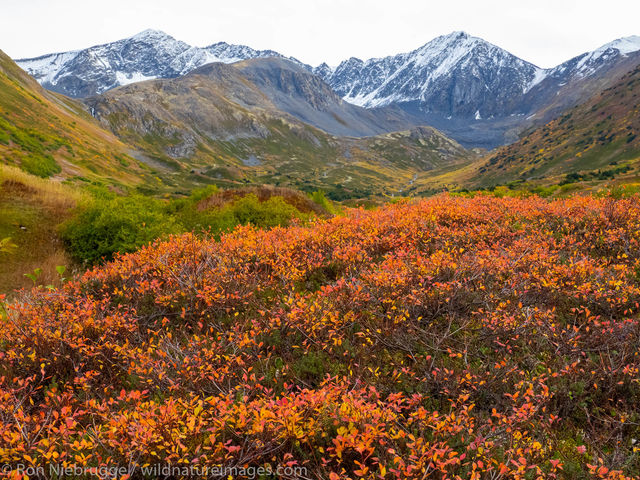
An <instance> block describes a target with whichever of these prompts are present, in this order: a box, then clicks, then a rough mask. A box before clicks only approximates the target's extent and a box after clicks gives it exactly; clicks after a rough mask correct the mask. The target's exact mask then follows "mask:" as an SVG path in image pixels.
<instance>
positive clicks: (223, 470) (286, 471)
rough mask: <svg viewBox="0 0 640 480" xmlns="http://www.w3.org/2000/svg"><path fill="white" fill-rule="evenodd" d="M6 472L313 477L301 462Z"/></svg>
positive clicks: (12, 468) (11, 468) (14, 468)
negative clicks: (250, 465)
mask: <svg viewBox="0 0 640 480" xmlns="http://www.w3.org/2000/svg"><path fill="white" fill-rule="evenodd" d="M1 467H2V468H1V469H0V476H2V474H5V475H6V474H10V473H18V474H21V475H26V476H28V477H29V478H51V477H62V478H73V477H85V478H86V477H91V476H94V477H96V478H100V479H119V478H122V477H127V476H131V475H133V474H134V473H138V474H142V476H144V477H151V478H168V477H173V478H229V477H231V478H234V479H235V478H247V479H254V478H259V477H263V476H271V475H276V476H277V477H278V478H283V477H284V478H291V479H300V480H304V479H307V478H309V477H308V475H307V473H308V472H307V469H306V468H305V467H300V466H284V465H278V466H275V467H271V466H269V465H265V466H259V467H238V466H229V467H228V466H223V465H220V466H211V467H209V466H198V465H166V464H162V465H160V464H158V465H144V466H135V467H131V466H101V467H81V466H77V465H72V466H65V465H61V464H54V463H52V464H49V465H47V466H44V467H42V466H31V465H21V464H14V465H9V464H7V465H2V466H1Z"/></svg>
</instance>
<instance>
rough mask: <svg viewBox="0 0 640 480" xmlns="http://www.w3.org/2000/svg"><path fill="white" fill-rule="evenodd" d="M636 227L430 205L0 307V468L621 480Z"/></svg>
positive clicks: (237, 237) (568, 212)
mask: <svg viewBox="0 0 640 480" xmlns="http://www.w3.org/2000/svg"><path fill="white" fill-rule="evenodd" d="M639 227H640V199H638V198H637V197H633V198H627V199H620V200H615V199H613V198H610V197H607V198H594V197H576V198H572V199H567V200H556V201H551V202H547V201H545V200H542V199H540V198H537V197H531V198H528V199H520V200H519V199H513V198H502V199H500V198H494V197H488V196H476V197H475V198H461V197H449V196H437V197H434V198H431V199H428V200H422V201H420V202H410V203H398V204H395V205H389V206H386V207H383V208H381V209H378V210H374V211H367V212H365V211H362V210H353V211H350V212H348V213H347V214H346V216H340V217H335V218H332V219H329V220H318V221H316V222H315V223H314V224H312V225H308V226H295V225H294V226H290V227H287V228H275V229H272V230H258V229H256V228H254V227H251V226H247V227H240V228H238V229H237V230H236V231H235V232H233V233H231V234H228V235H224V236H222V238H221V240H220V241H219V242H216V241H212V240H210V239H207V238H198V237H195V236H194V235H191V234H185V235H182V236H176V237H173V238H171V239H169V240H168V241H166V242H159V243H156V244H155V245H153V246H149V247H145V248H143V249H142V250H141V251H139V252H137V253H134V254H130V255H125V256H122V257H119V258H117V259H116V260H115V261H113V262H112V263H109V264H107V265H105V266H103V267H100V268H97V269H95V270H93V271H90V272H88V273H86V274H85V275H84V276H82V278H80V279H78V280H77V281H74V282H70V283H67V284H66V285H65V286H64V287H63V288H62V289H59V290H56V291H52V292H49V291H45V290H35V291H33V292H32V293H30V294H25V295H24V298H23V299H22V300H21V301H19V302H16V303H13V304H12V305H8V306H7V308H6V310H7V312H6V313H5V314H4V319H3V323H4V325H3V328H2V329H1V330H0V360H1V361H0V463H2V464H8V465H12V466H15V465H17V464H25V465H32V466H42V467H43V468H46V466H47V465H49V464H51V463H61V462H64V463H65V464H66V465H69V466H77V467H78V468H83V467H96V468H97V467H100V466H124V467H126V474H127V475H125V477H128V476H130V475H131V476H133V477H135V478H142V477H144V476H145V475H144V474H143V470H142V468H143V466H145V465H158V464H161V465H174V466H177V465H182V466H185V467H186V466H191V467H192V468H193V467H198V468H201V469H202V468H204V467H212V468H213V467H220V466H224V467H226V468H236V469H240V468H245V467H258V466H264V467H265V468H270V469H271V471H273V472H275V471H276V469H277V467H278V466H280V467H281V468H283V467H288V468H289V469H293V468H303V469H304V470H298V472H299V473H302V474H303V475H302V476H304V477H307V478H325V479H332V480H335V479H339V478H345V479H346V478H369V479H374V478H376V479H379V478H398V479H405V478H419V479H424V478H438V479H445V478H447V479H454V478H456V479H471V478H474V479H481V478H482V479H484V478H494V479H497V478H511V479H532V478H535V479H542V478H549V479H552V478H561V479H576V478H594V479H610V480H613V479H616V480H622V479H625V478H627V479H629V478H638V476H640V460H639V458H640V457H639V456H638V447H639V445H638V443H637V439H638V438H640V436H639V435H640V427H639V426H638V425H639V423H640V382H639V375H638V371H639V368H640V353H639V350H638V348H639V347H638V345H640V322H639V321H638V310H639V306H638V305H639V302H640V245H639V242H640V228H639ZM200 471H203V470H200ZM289 471H292V470H289ZM152 476H153V475H151V474H149V475H147V477H149V478H151V477H152ZM289 476H297V477H299V476H300V475H293V474H292V475H289Z"/></svg>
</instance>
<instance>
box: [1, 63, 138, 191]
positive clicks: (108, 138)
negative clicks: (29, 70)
mask: <svg viewBox="0 0 640 480" xmlns="http://www.w3.org/2000/svg"><path fill="white" fill-rule="evenodd" d="M129 153H130V148H129V147H127V146H125V145H124V144H123V143H122V142H120V141H119V140H118V139H117V138H116V137H114V136H113V134H111V133H110V132H107V131H106V130H104V129H102V128H101V127H100V126H99V125H98V124H97V122H95V120H93V119H92V118H91V117H89V116H88V115H87V114H86V112H85V111H84V109H83V107H82V106H81V105H80V104H77V103H76V102H74V101H72V100H70V99H68V98H65V97H62V96H59V95H56V94H53V93H51V92H48V91H46V90H44V89H43V88H42V87H40V85H38V83H37V82H35V81H34V80H33V79H32V78H31V77H29V76H28V75H27V74H26V73H25V72H23V71H22V70H21V69H20V68H19V67H18V66H17V65H16V64H15V63H14V62H13V61H12V60H11V59H10V58H9V57H8V56H6V55H5V54H4V53H3V52H1V51H0V161H1V162H2V163H4V164H12V165H17V166H20V167H21V168H22V169H24V170H26V171H28V172H30V173H33V174H35V175H39V176H42V177H48V176H52V175H56V176H59V177H64V178H70V177H82V178H84V179H86V180H97V181H100V182H104V183H107V184H128V185H132V184H136V183H139V182H140V181H141V179H142V178H143V177H144V176H145V175H146V173H145V172H146V170H144V168H143V167H140V166H139V165H138V162H137V161H135V160H134V159H133V158H132V157H131V156H130V155H129Z"/></svg>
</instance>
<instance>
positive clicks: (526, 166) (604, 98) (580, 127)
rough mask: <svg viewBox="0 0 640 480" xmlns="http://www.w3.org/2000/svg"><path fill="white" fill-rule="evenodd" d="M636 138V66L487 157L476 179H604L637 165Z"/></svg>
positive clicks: (639, 109)
mask: <svg viewBox="0 0 640 480" xmlns="http://www.w3.org/2000/svg"><path fill="white" fill-rule="evenodd" d="M639 135H640V66H637V67H636V68H635V69H634V70H632V71H631V72H629V73H627V74H626V75H624V76H623V77H622V78H620V79H619V81H618V83H616V84H615V85H614V86H612V87H610V88H608V89H606V90H604V91H603V92H601V93H600V94H598V95H596V96H594V97H593V98H591V99H590V100H589V101H587V102H586V103H584V104H582V105H580V106H578V107H575V108H573V109H571V110H569V111H568V112H566V114H564V115H563V116H561V117H559V118H557V119H555V120H553V121H551V122H550V123H548V124H546V125H544V126H542V127H540V128H537V129H535V130H533V131H531V132H530V133H529V134H528V135H526V136H525V137H524V138H523V139H522V140H520V141H519V142H517V143H515V144H513V145H509V146H507V147H503V148H501V149H499V150H498V151H497V152H495V153H494V154H492V155H490V156H489V157H488V158H487V159H486V160H485V161H484V162H482V164H481V165H480V167H479V169H478V171H477V177H476V178H481V179H482V180H481V183H482V184H485V185H487V184H496V183H504V182H505V181H509V180H515V179H524V180H539V179H546V180H547V181H549V179H553V178H556V179H558V178H562V176H563V175H565V174H574V175H573V176H572V177H571V178H574V179H580V178H581V176H585V175H586V177H585V178H587V177H589V176H595V177H597V176H604V177H605V178H607V177H609V176H610V175H615V174H616V173H617V174H620V173H627V171H628V170H629V171H635V170H636V169H637V167H638V166H639V164H640V138H639ZM598 170H599V172H597V171H598ZM604 171H611V173H603V172H604ZM580 172H582V175H581V173H580ZM575 174H577V175H575ZM595 177H594V178H595Z"/></svg>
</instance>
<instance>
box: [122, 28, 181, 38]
mask: <svg viewBox="0 0 640 480" xmlns="http://www.w3.org/2000/svg"><path fill="white" fill-rule="evenodd" d="M129 39H130V40H165V39H171V40H175V39H174V38H173V37H172V36H171V35H169V34H168V33H165V32H163V31H162V30H155V29H153V28H147V29H146V30H143V31H142V32H139V33H136V34H135V35H133V36H131V37H129Z"/></svg>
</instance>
